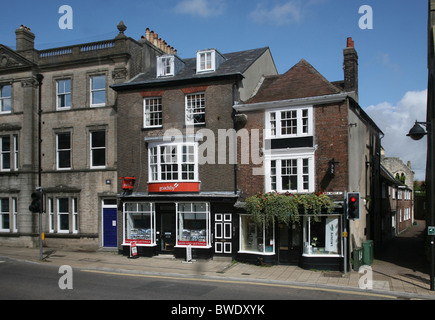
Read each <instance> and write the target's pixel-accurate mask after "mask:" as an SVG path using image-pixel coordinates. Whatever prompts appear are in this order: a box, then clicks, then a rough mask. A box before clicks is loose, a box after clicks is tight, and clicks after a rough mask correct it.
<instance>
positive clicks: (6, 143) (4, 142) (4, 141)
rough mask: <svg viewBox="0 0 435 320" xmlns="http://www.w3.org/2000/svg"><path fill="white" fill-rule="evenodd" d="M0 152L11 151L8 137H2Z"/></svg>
mask: <svg viewBox="0 0 435 320" xmlns="http://www.w3.org/2000/svg"><path fill="white" fill-rule="evenodd" d="M1 147H2V149H1V151H3V152H6V151H11V138H10V137H3V138H1Z"/></svg>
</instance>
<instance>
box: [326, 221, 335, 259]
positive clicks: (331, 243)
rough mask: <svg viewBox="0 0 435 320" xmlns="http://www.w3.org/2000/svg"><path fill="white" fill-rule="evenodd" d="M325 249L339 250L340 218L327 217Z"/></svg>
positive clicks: (330, 250)
mask: <svg viewBox="0 0 435 320" xmlns="http://www.w3.org/2000/svg"><path fill="white" fill-rule="evenodd" d="M325 251H329V252H338V219H337V218H326V222H325Z"/></svg>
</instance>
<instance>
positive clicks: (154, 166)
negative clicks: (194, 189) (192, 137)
mask: <svg viewBox="0 0 435 320" xmlns="http://www.w3.org/2000/svg"><path fill="white" fill-rule="evenodd" d="M185 147H186V148H193V153H184V148H185ZM167 150H175V154H168V153H165V151H167ZM162 151H163V153H162ZM186 165H188V166H192V165H193V166H194V168H193V172H192V171H187V174H188V176H187V178H184V179H183V173H186V170H184V169H185V168H186V167H185V166H186ZM163 166H173V168H176V170H164V167H163ZM198 166H199V164H198V143H197V142H185V143H184V142H182V143H167V142H163V143H150V144H149V147H148V180H149V182H150V183H166V182H198ZM190 172H192V173H193V178H192V179H191V178H189V173H190ZM163 174H167V175H171V174H172V175H176V178H175V179H174V178H173V179H166V178H163Z"/></svg>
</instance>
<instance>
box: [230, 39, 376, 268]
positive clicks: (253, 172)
mask: <svg viewBox="0 0 435 320" xmlns="http://www.w3.org/2000/svg"><path fill="white" fill-rule="evenodd" d="M234 109H235V110H236V111H237V112H238V113H239V114H243V115H244V116H245V118H246V119H247V121H246V125H245V127H244V128H243V130H245V129H247V131H248V132H250V133H251V140H252V135H253V132H257V131H258V130H260V131H259V132H260V133H259V135H260V141H261V146H260V148H259V155H260V156H261V157H262V160H263V161H261V162H257V164H255V163H253V161H251V162H249V163H246V164H243V161H242V159H239V163H240V165H239V166H238V186H239V188H240V191H241V197H242V202H243V199H246V198H247V197H250V196H252V195H255V194H256V193H265V192H266V193H267V192H278V193H292V194H310V193H315V192H324V193H326V194H327V195H329V196H330V197H331V198H333V199H334V200H335V203H336V209H335V211H334V213H333V214H330V215H323V216H321V218H320V221H316V222H315V221H314V220H313V219H312V218H311V217H310V216H309V215H305V216H303V219H301V221H302V223H301V224H299V225H293V226H291V227H287V226H285V225H282V224H280V225H275V226H274V227H273V228H272V229H271V230H265V229H264V230H259V228H254V227H253V226H252V225H251V223H250V217H249V215H244V214H241V215H240V250H239V255H238V258H239V259H241V260H248V261H253V260H256V259H258V258H261V259H263V260H267V261H271V262H273V263H276V262H277V263H299V264H300V265H301V266H303V267H307V268H319V269H321V268H327V269H334V268H336V269H341V268H342V267H343V258H344V256H345V251H344V248H345V241H347V243H346V244H347V245H348V246H347V247H348V248H350V250H349V252H347V257H349V254H350V253H351V252H352V250H353V248H355V247H360V246H361V244H362V242H364V241H366V240H375V239H376V238H377V237H379V236H380V230H379V227H378V226H380V219H381V213H380V210H379V208H380V204H379V203H378V201H377V199H378V198H379V192H380V187H379V178H380V175H379V170H380V137H381V135H382V132H381V130H380V129H379V128H378V127H377V126H376V124H375V123H374V122H373V121H372V120H371V119H370V118H369V117H368V116H367V114H366V113H365V112H364V111H363V109H362V108H361V107H360V106H359V105H358V55H357V53H356V50H355V48H354V45H353V41H352V40H351V39H348V46H347V48H345V49H344V81H341V82H330V81H328V80H326V79H325V78H324V77H323V76H322V75H321V74H320V73H319V72H318V71H317V70H316V69H315V68H314V67H313V66H312V65H310V64H309V63H308V62H307V61H305V60H301V61H299V62H298V63H297V64H296V65H295V66H293V67H292V68H291V69H290V70H289V71H287V72H286V73H285V74H282V75H275V76H269V77H264V78H263V79H262V84H261V86H260V88H259V89H258V92H257V94H256V95H255V96H254V97H253V98H251V99H249V100H247V101H246V102H244V103H240V104H237V105H235V106H234ZM263 129H264V131H263ZM347 192H359V193H360V196H361V202H360V217H359V219H355V220H350V221H348V219H347V218H346V215H345V210H344V203H343V202H344V199H345V195H346V193H347ZM244 226H245V229H244ZM248 229H249V230H248ZM332 229H334V231H333V232H332V233H331V230H332ZM343 231H348V234H349V237H348V238H343V237H342V233H343ZM262 232H263V235H266V236H264V237H263V239H262V240H261V241H262V243H261V244H259V245H258V243H257V246H253V245H252V238H255V237H257V238H258V235H259V234H261V233H262ZM267 235H269V236H267ZM245 241H246V242H249V244H248V243H244V242H245Z"/></svg>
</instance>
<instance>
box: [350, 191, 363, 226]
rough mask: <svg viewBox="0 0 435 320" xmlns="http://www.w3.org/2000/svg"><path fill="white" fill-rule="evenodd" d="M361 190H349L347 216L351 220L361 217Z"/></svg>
mask: <svg viewBox="0 0 435 320" xmlns="http://www.w3.org/2000/svg"><path fill="white" fill-rule="evenodd" d="M359 206H360V194H359V192H349V193H348V194H347V218H348V219H350V220H354V219H359V211H360V208H359Z"/></svg>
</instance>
